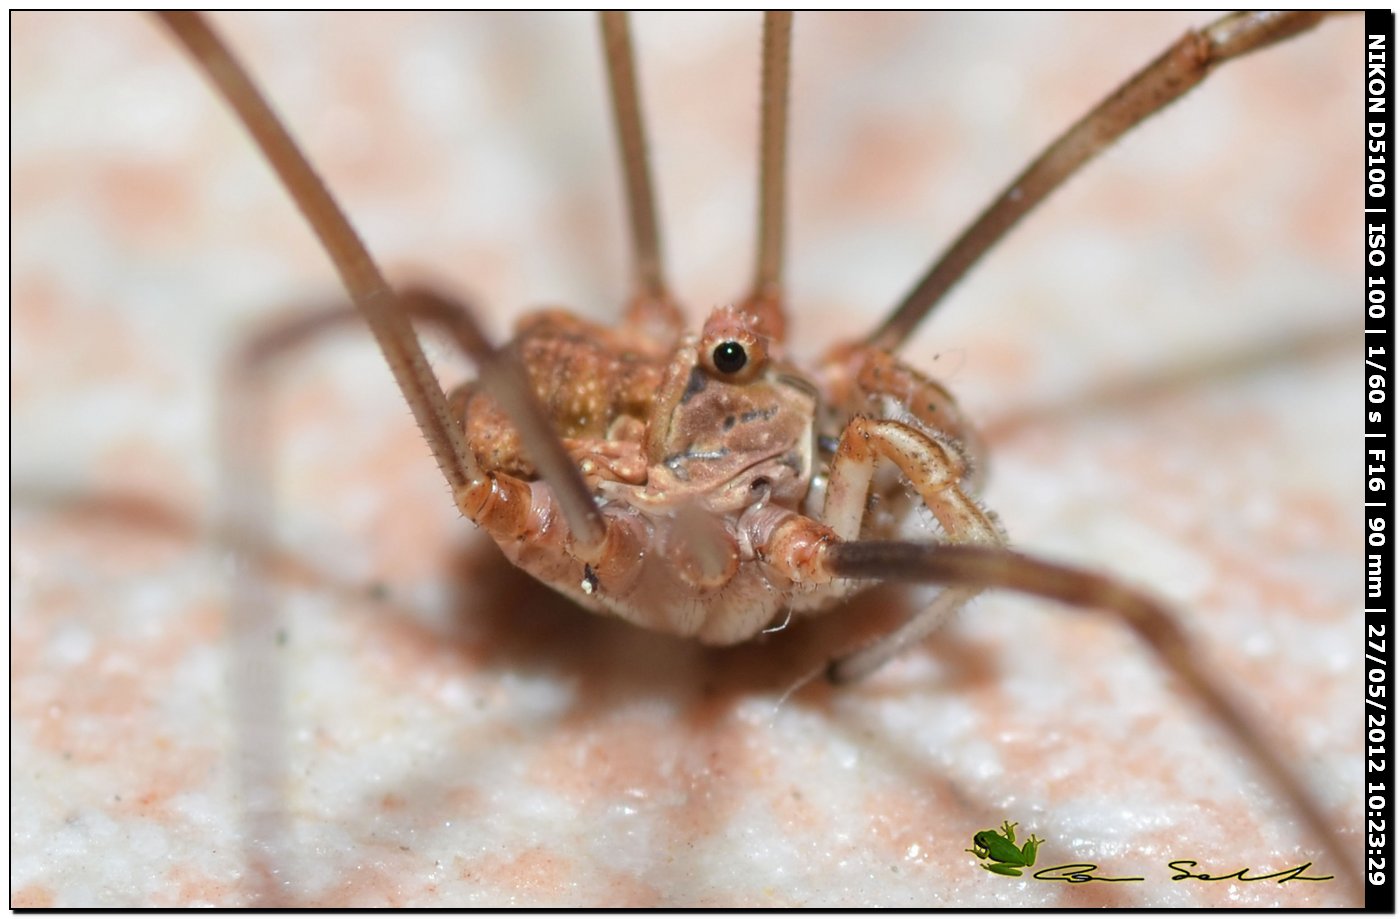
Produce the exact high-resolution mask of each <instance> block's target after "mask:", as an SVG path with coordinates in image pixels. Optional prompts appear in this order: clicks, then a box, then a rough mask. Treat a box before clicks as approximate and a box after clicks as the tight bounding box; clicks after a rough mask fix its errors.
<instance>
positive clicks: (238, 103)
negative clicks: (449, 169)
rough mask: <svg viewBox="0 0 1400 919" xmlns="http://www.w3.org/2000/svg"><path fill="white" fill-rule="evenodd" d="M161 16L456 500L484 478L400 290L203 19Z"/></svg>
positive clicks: (184, 15) (187, 14) (173, 14)
mask: <svg viewBox="0 0 1400 919" xmlns="http://www.w3.org/2000/svg"><path fill="white" fill-rule="evenodd" d="M158 15H159V16H160V17H161V19H162V20H163V21H164V22H165V24H166V25H167V26H169V28H170V30H171V31H172V32H173V33H174V34H175V37H176V38H177V39H179V41H180V43H181V44H183V45H184V46H185V48H186V49H187V50H188V51H189V53H190V54H191V55H192V56H193V57H194V59H195V62H196V63H198V64H199V66H200V67H201V68H202V69H203V70H204V72H205V73H206V74H207V75H208V77H209V79H210V80H211V81H212V82H213V83H214V85H215V87H216V88H217V89H218V90H219V92H220V94H222V95H223V97H224V99H225V100H227V101H228V103H229V105H231V106H232V107H233V109H234V111H235V112H236V113H237V114H238V117H239V120H241V121H242V122H243V125H244V127H246V128H247V129H248V131H249V133H251V134H252V135H253V139H254V141H256V142H257V145H258V147H259V148H260V149H261V150H262V152H263V155H264V156H265V157H267V160H268V163H269V164H270V165H271V166H272V168H273V169H274V170H275V171H276V172H277V175H278V177H279V178H280V179H281V180H282V184H283V185H285V186H286V187H287V191H288V192H289V193H290V194H291V196H292V198H293V200H295V201H296V203H297V207H299V208H300V209H301V212H302V214H303V215H304V216H305V217H306V219H307V221H308V222H309V223H310V224H311V228H312V229H313V230H314V231H315V233H316V235H317V237H319V238H320V240H321V244H322V246H323V247H324V248H325V250H326V253H327V254H328V255H329V256H330V257H331V261H333V262H334V263H335V268H336V271H337V272H339V273H340V279H341V281H342V283H344V285H345V289H346V290H347V291H349V293H350V299H351V300H352V301H353V302H354V303H355V306H357V307H358V308H359V309H360V311H361V313H362V314H363V315H364V317H365V320H366V321H367V322H368V323H369V326H370V330H371V331H372V332H373V333H374V337H375V340H376V341H378V342H379V347H380V350H382V351H383V352H384V358H385V360H386V361H388V363H389V369H390V370H391V371H392V372H393V374H394V379H395V380H397V381H398V384H399V389H400V390H402V391H403V394H404V398H405V399H407V400H408V405H409V408H410V409H411V410H412V411H413V417H414V419H415V420H416V421H417V422H418V426H419V428H421V429H422V431H423V437H424V439H426V440H427V442H428V447H429V448H430V449H431V450H432V452H433V457H434V458H435V459H436V460H437V464H438V467H439V468H440V469H441V470H442V474H443V476H444V477H445V478H446V479H447V484H448V485H449V487H451V488H452V491H453V493H454V494H455V493H457V492H458V491H460V490H461V489H462V488H464V487H466V485H467V484H468V483H469V482H471V481H472V480H473V479H478V478H480V470H478V469H477V468H476V463H475V461H474V460H473V459H472V457H471V454H470V453H469V452H468V451H467V447H466V441H465V440H464V439H463V437H462V432H461V430H460V429H459V428H458V427H457V425H455V424H453V423H452V420H451V417H450V415H449V413H448V410H447V396H446V394H444V393H443V391H442V386H441V385H439V383H438V381H437V378H436V377H435V376H434V375H433V371H432V368H431V367H430V366H428V360H427V358H426V357H424V355H423V349H422V347H421V346H420V345H419V344H418V339H417V337H416V336H415V335H414V334H413V329H412V327H411V326H410V325H409V324H408V319H407V318H406V317H405V316H404V315H403V313H402V312H401V311H399V310H398V309H397V307H396V304H395V298H394V293H393V291H392V290H390V289H389V285H388V283H387V282H386V281H385V280H384V277H383V275H382V274H381V273H380V271H379V267H378V266H377V265H376V264H375V263H374V260H373V259H372V258H371V257H370V254H369V252H368V251H366V249H365V247H364V244H363V243H362V242H361V241H360V238H359V236H358V235H357V234H356V233H355V230H354V228H353V227H352V226H350V222H349V221H348V220H347V219H346V218H345V215H344V214H343V213H342V212H341V210H340V206H339V205H337V204H336V202H335V199H334V198H333V197H332V196H331V193H330V191H329V190H328V189H327V188H326V186H325V184H324V183H323V182H322V181H321V178H320V176H318V175H317V174H316V171H315V169H313V168H312V166H311V163H310V162H308V161H307V159H306V157H305V156H304V155H303V154H302V152H301V150H300V149H299V148H298V147H297V145H296V142H295V141H294V140H292V136H291V134H289V133H288V132H287V129H286V127H285V126H284V125H283V124H282V122H281V121H280V120H279V119H278V118H277V115H276V114H274V113H273V111H272V108H271V106H269V105H268V103H267V100H266V99H264V98H263V96H262V94H261V93H260V92H259V91H258V88H257V86H256V85H255V84H254V83H253V81H252V79H251V78H250V77H249V76H248V73H247V71H245V70H244V69H243V66H242V65H241V64H240V63H239V62H238V61H237V60H236V59H235V58H234V57H233V54H232V53H231V52H230V51H229V50H228V48H227V47H226V46H225V45H224V43H223V41H222V40H221V39H220V38H219V37H218V36H217V35H216V34H214V32H213V30H212V29H211V28H210V27H209V24H208V23H207V22H206V21H205V20H204V18H203V17H201V16H200V15H199V14H197V13H190V12H166V13H160V14H158Z"/></svg>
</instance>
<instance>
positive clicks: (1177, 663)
mask: <svg viewBox="0 0 1400 919" xmlns="http://www.w3.org/2000/svg"><path fill="white" fill-rule="evenodd" d="M820 556H821V558H820V559H819V560H815V564H814V567H815V568H816V569H819V570H820V571H821V572H822V573H824V574H825V575H827V576H830V577H838V578H853V579H861V580H869V579H879V580H895V581H918V582H922V583H927V584H944V585H947V586H948V587H949V588H950V589H957V588H962V589H975V590H985V589H987V588H1002V589H1006V590H1014V591H1017V592H1019V593H1024V594H1029V595H1031V596H1035V597H1044V598H1045V599H1048V600H1057V601H1059V602H1060V603H1064V604H1066V605H1068V606H1071V607H1073V608H1075V609H1080V610H1084V611H1087V612H1098V613H1103V614H1105V615H1107V616H1109V617H1110V618H1112V619H1114V620H1116V621H1118V622H1121V623H1123V624H1124V625H1126V626H1127V627H1128V628H1130V629H1132V630H1133V631H1134V632H1136V633H1137V635H1138V637H1139V638H1141V639H1142V640H1143V641H1144V642H1145V643H1146V645H1147V647H1148V649H1149V650H1150V651H1151V652H1152V653H1153V654H1154V655H1156V657H1157V659H1158V661H1159V662H1160V663H1161V664H1162V666H1163V667H1164V668H1166V670H1167V671H1169V672H1170V673H1172V674H1173V675H1175V676H1176V677H1177V678H1178V679H1179V680H1181V682H1182V683H1183V684H1184V685H1185V686H1186V687H1187V688H1188V689H1189V690H1190V692H1191V695H1192V696H1193V697H1194V698H1195V699H1196V701H1197V702H1199V703H1200V705H1201V706H1202V707H1203V708H1204V709H1205V710H1206V713H1207V714H1208V715H1209V716H1210V717H1211V718H1212V719H1213V720H1214V721H1216V722H1218V723H1219V724H1222V725H1223V726H1224V727H1225V730H1226V732H1227V733H1228V734H1229V735H1230V736H1231V737H1233V738H1234V740H1235V741H1236V742H1237V743H1238V744H1239V745H1240V746H1241V747H1242V748H1243V749H1244V751H1245V753H1246V754H1247V755H1248V757H1249V758H1250V759H1251V760H1252V761H1253V762H1254V764H1255V765H1256V766H1257V767H1258V768H1259V769H1260V770H1261V771H1262V772H1263V774H1264V775H1266V776H1268V778H1269V780H1270V781H1272V782H1273V783H1274V786H1275V788H1276V789H1278V791H1279V792H1280V793H1281V794H1282V795H1283V797H1284V799H1285V800H1287V801H1288V802H1289V803H1291V804H1292V805H1293V807H1294V809H1295V810H1296V811H1297V813H1298V815H1299V816H1300V817H1302V819H1303V824H1304V826H1305V827H1306V828H1307V831H1308V835H1309V836H1311V837H1312V838H1315V839H1318V840H1321V841H1322V842H1323V845H1324V846H1325V847H1326V849H1327V854H1328V856H1329V857H1330V859H1331V862H1332V864H1330V865H1327V866H1326V867H1327V868H1328V869H1329V870H1335V871H1337V873H1338V874H1340V875H1342V876H1343V877H1344V878H1345V879H1346V880H1347V881H1348V882H1349V883H1350V884H1351V885H1352V886H1353V888H1354V889H1355V890H1357V891H1358V893H1359V890H1360V877H1359V875H1358V874H1357V869H1356V856H1357V854H1358V853H1357V852H1355V851H1353V849H1352V847H1351V846H1348V845H1345V844H1344V843H1343V841H1342V840H1341V839H1340V838H1339V837H1338V834H1337V833H1336V831H1335V830H1334V828H1333V826H1332V823H1331V822H1330V821H1329V820H1328V819H1327V815H1326V812H1325V811H1324V809H1323V807H1322V805H1321V804H1320V803H1319V802H1318V801H1317V800H1316V798H1314V797H1313V795H1312V794H1311V793H1310V792H1309V791H1308V788H1307V784H1306V782H1304V781H1303V778H1302V777H1301V775H1299V774H1298V772H1297V770H1295V769H1293V768H1292V767H1291V766H1290V765H1289V763H1288V762H1287V761H1286V760H1285V759H1284V756H1283V755H1282V754H1281V753H1280V752H1279V751H1278V749H1277V748H1276V747H1275V746H1274V745H1273V744H1271V743H1270V742H1269V741H1268V740H1267V739H1266V738H1265V737H1264V735H1263V733H1262V732H1261V731H1260V730H1259V728H1258V720H1257V719H1255V718H1253V717H1251V716H1250V715H1249V714H1247V713H1246V712H1245V710H1244V709H1243V708H1241V707H1240V705H1239V704H1238V703H1237V702H1236V701H1235V700H1234V699H1233V698H1232V696H1231V694H1230V693H1229V692H1228V691H1227V690H1226V689H1225V687H1224V685H1223V684H1222V683H1221V681H1220V680H1219V679H1217V678H1216V676H1215V675H1214V673H1213V672H1212V671H1211V669H1210V666H1209V663H1208V662H1207V660H1206V658H1205V656H1204V655H1203V654H1202V653H1201V651H1200V649H1199V648H1197V647H1196V645H1195V643H1194V642H1192V641H1191V639H1190V637H1189V636H1188V635H1187V634H1186V632H1185V631H1184V630H1183V629H1182V627H1181V625H1180V624H1179V622H1178V621H1177V618H1176V617H1175V616H1174V615H1172V613H1171V611H1170V610H1169V609H1168V608H1167V607H1166V606H1165V605H1164V604H1163V603H1161V602H1160V601H1158V600H1157V599H1155V598H1153V597H1151V596H1149V595H1148V594H1146V593H1143V592H1141V591H1138V590H1134V589H1133V588H1131V587H1128V586H1126V585H1124V584H1121V583H1119V582H1117V581H1114V580H1112V579H1110V578H1106V577H1104V576H1102V575H1098V574H1094V573H1092V572H1089V571H1083V570H1080V569H1076V568H1071V567H1068V566H1066V565H1058V564H1053V563H1050V562H1045V561H1041V560H1039V559H1035V558H1031V557H1030V556H1026V555H1022V554H1020V553H1016V552H1011V551H1009V550H1006V549H1002V548H995V547H987V546H969V545H919V544H915V543H888V542H845V543H837V542H830V543H827V544H825V545H823V546H822V551H821V552H820Z"/></svg>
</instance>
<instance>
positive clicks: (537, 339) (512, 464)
mask: <svg viewBox="0 0 1400 919" xmlns="http://www.w3.org/2000/svg"><path fill="white" fill-rule="evenodd" d="M753 325H755V324H754V323H752V322H750V321H748V320H747V317H746V315H745V314H744V313H742V312H740V311H736V310H734V309H720V310H717V311H715V313H714V314H712V316H711V317H710V320H709V321H708V322H707V323H706V326H705V328H704V330H703V331H702V333H701V335H700V336H699V337H696V336H694V335H690V336H683V337H681V338H680V339H679V340H678V341H675V342H673V343H670V345H669V353H667V352H666V351H665V350H663V348H662V347H659V346H657V345H655V344H651V343H645V342H644V343H643V344H642V345H640V346H639V344H638V342H639V341H640V339H639V338H638V337H637V336H636V335H628V336H623V335H619V334H618V333H616V332H614V331H612V330H610V329H606V328H603V327H599V326H596V325H593V324H591V323H586V322H583V321H582V320H579V319H576V318H574V317H572V316H570V315H568V314H564V313H558V312H544V313H539V314H536V315H534V316H532V317H530V318H529V319H527V320H526V321H525V322H524V323H522V325H521V328H520V330H519V334H518V337H517V339H516V341H515V343H514V348H515V350H516V352H517V353H518V354H519V355H520V356H521V357H522V360H523V362H524V364H525V366H526V367H527V368H528V370H529V377H530V381H531V383H532V384H533V388H534V392H535V395H536V396H537V397H538V399H539V401H540V403H541V405H542V406H543V407H544V409H545V410H546V412H547V413H548V414H549V417H550V420H551V421H552V422H553V424H554V425H555V427H556V428H557V429H558V430H559V431H560V432H561V434H563V436H564V440H565V444H566V445H567V446H568V448H569V450H570V453H571V455H573V457H574V458H575V460H576V461H577V462H578V464H579V466H580V468H581V469H582V470H583V472H584V476H585V479H586V480H587V482H588V484H589V487H590V489H591V492H592V496H593V498H594V500H595V502H596V503H597V505H598V507H599V508H600V510H601V511H602V514H603V517H604V519H605V521H606V523H607V529H608V534H609V537H608V538H609V549H608V550H607V552H606V553H605V555H604V557H603V558H601V559H590V560H584V559H582V558H580V557H578V554H577V552H576V551H575V549H574V545H573V534H572V532H571V531H570V529H569V525H568V523H567V521H566V520H565V519H564V518H563V515H562V514H561V513H560V512H559V509H558V507H557V505H556V500H555V494H554V492H553V491H552V490H551V489H550V488H549V487H548V486H546V485H545V484H544V483H542V482H541V481H539V480H538V477H537V475H536V472H535V469H534V467H533V465H532V464H531V463H530V461H529V460H528V458H526V457H525V456H524V454H523V451H522V450H521V449H520V442H519V437H518V435H517V434H516V432H515V427H514V425H512V424H511V422H510V421H509V419H508V418H507V417H506V415H505V413H504V412H502V411H501V410H500V409H499V408H498V407H497V406H496V405H495V404H494V402H493V401H492V400H491V399H490V397H489V396H487V395H485V394H483V393H481V392H479V391H478V390H477V389H476V388H475V387H474V386H471V385H468V386H466V387H463V388H462V389H461V390H459V391H458V392H457V393H456V394H455V395H454V397H453V402H454V405H456V406H458V407H460V409H461V410H462V412H463V413H464V414H463V422H464V428H465V430H466V431H467V437H468V446H469V448H470V449H471V451H472V453H473V454H474V455H475V456H476V457H477V458H478V460H479V461H480V462H481V463H482V466H483V469H484V471H486V472H487V473H488V474H490V475H491V476H492V478H493V480H494V483H495V485H494V492H493V493H494V494H497V495H501V494H506V493H509V494H510V495H512V496H514V497H513V498H512V499H511V500H503V499H497V500H495V501H491V502H487V503H483V504H469V505H466V506H464V507H463V510H464V512H465V513H467V516H469V517H471V518H472V519H474V520H476V521H477V522H478V523H480V524H481V525H482V526H484V527H485V528H486V529H487V531H488V532H490V533H491V535H492V536H493V537H494V538H495V539H496V540H497V542H498V543H499V544H500V545H501V548H502V550H503V551H504V552H505V553H506V555H507V556H508V557H509V558H510V559H511V560H512V561H513V562H514V563H515V564H517V565H519V566H520V567H521V568H524V569H525V570H526V571H529V572H530V573H531V574H532V575H534V576H535V577H537V578H539V579H540V580H541V581H543V582H545V583H547V584H549V585H551V586H552V587H554V588H555V589H557V590H559V591H561V592H562V593H564V594H566V595H568V596H569V597H571V598H573V599H574V600H576V601H577V602H578V603H579V604H580V605H581V606H584V607H586V608H588V609H591V610H594V611H596V612H601V613H611V614H613V615H616V616H619V617H621V618H623V619H626V620H628V621H629V622H633V623H636V624H638V625H642V626H645V627H648V628H652V629H657V630H660V631H666V632H671V633H674V634H679V635H685V636H693V637H695V638H698V639H699V640H701V641H704V642H707V643H711V644H731V643H734V642H739V641H744V640H746V639H748V638H751V637H753V636H754V635H755V634H757V633H758V632H759V631H760V630H762V629H763V628H765V627H766V626H768V625H769V624H770V623H771V622H772V621H773V620H774V619H775V617H779V616H782V615H784V614H785V613H786V612H787V611H788V610H789V609H792V610H797V611H803V610H815V609H821V608H824V607H826V606H827V605H829V604H830V603H831V602H833V601H834V600H836V599H839V598H840V597H843V596H845V595H847V594H849V593H850V592H851V591H852V589H853V588H854V586H855V585H854V584H853V583H852V582H849V581H832V580H831V579H829V578H821V577H820V576H818V577H816V578H813V577H812V573H811V572H810V571H808V570H807V569H808V568H809V567H810V562H806V563H804V562H802V561H801V559H800V554H801V553H800V552H797V551H796V550H792V549H785V550H784V551H783V552H779V553H777V557H775V549H776V548H778V543H777V541H776V539H775V537H776V535H777V534H778V532H779V531H782V533H783V537H782V538H783V539H784V540H786V542H784V543H783V545H784V546H786V545H788V542H790V541H791V540H792V539H793V538H794V535H797V534H800V535H801V536H803V537H805V540H806V542H810V541H812V540H820V539H822V538H825V537H826V536H827V535H828V534H830V533H832V531H831V530H829V529H828V527H827V526H826V524H825V522H819V521H825V520H826V517H825V510H826V508H825V507H824V506H823V505H824V496H825V495H826V493H827V484H828V480H829V477H830V475H831V469H830V467H831V462H832V459H833V458H834V454H833V452H832V451H831V450H830V449H827V450H826V451H822V450H821V449H819V447H818V443H819V442H822V443H825V444H827V445H828V448H829V447H830V445H831V444H833V443H835V442H836V441H837V438H838V437H839V436H840V434H841V433H842V427H840V426H839V425H840V424H841V423H842V420H843V419H848V418H850V417H851V416H852V415H855V414H857V413H858V412H860V411H861V410H862V409H864V410H866V411H874V412H878V411H880V410H881V408H882V407H884V408H885V409H886V410H889V408H890V407H892V406H899V405H906V404H908V405H917V406H918V407H919V410H918V412H917V413H910V412H904V413H903V414H904V415H906V416H907V418H906V424H908V425H909V426H910V430H911V435H910V439H911V440H914V441H916V442H917V441H927V442H930V443H932V442H934V439H935V438H936V437H938V436H939V435H940V434H942V435H946V436H948V437H951V438H955V439H956V440H958V441H963V442H967V441H970V440H971V439H972V438H971V432H970V431H967V430H966V429H965V428H963V427H962V426H961V424H962V422H961V417H960V416H959V415H958V414H957V413H956V409H955V408H954V406H953V403H952V401H951V399H950V398H949V397H948V396H947V393H946V392H945V391H943V390H942V388H941V387H937V386H936V385H935V384H932V383H930V382H928V381H926V380H924V379H923V378H921V377H920V376H919V375H918V374H916V373H915V372H914V371H913V370H910V369H909V368H907V367H904V366H903V365H901V364H899V363H898V362H896V361H894V360H893V359H892V358H890V357H889V356H888V355H887V354H885V353H884V352H874V351H869V350H868V349H859V350H857V351H855V352H853V353H852V355H851V356H849V357H847V358H845V359H843V360H834V361H832V362H830V364H829V366H828V367H827V369H826V372H825V373H823V374H822V375H821V379H822V380H823V385H822V386H820V387H819V386H818V385H817V384H816V383H814V382H812V381H811V379H810V378H809V377H807V376H805V375H803V374H802V373H801V372H800V371H798V370H797V369H796V368H794V367H792V366H789V365H787V364H785V363H783V362H781V361H779V360H775V359H773V356H772V353H771V349H772V348H773V347H774V345H776V344H777V343H776V342H773V341H771V340H766V339H764V338H763V337H762V336H759V335H758V334H757V333H755V332H753V331H752V330H751V327H752V326H753ZM733 341H737V342H741V343H742V344H743V346H744V352H745V354H746V356H747V359H746V361H745V365H744V366H743V367H742V368H740V369H739V370H737V371H735V372H732V373H725V372H724V371H722V370H721V369H719V368H718V367H717V366H716V364H715V360H714V352H715V349H716V348H718V347H721V346H722V345H723V344H724V343H726V342H733ZM915 395H921V396H922V399H921V400H918V401H914V402H911V401H910V397H911V396H915ZM925 419H934V420H936V421H937V422H938V426H937V427H935V426H934V425H933V424H931V423H929V422H928V421H926V420H925ZM846 452H850V450H849V449H848V450H847V451H846ZM838 455H839V454H838ZM960 468H961V467H960ZM960 477H961V472H959V474H958V475H957V476H955V478H960ZM926 480H927V477H926V476H923V475H921V476H920V481H921V487H920V488H918V489H917V491H923V490H925V489H924V487H922V484H923V483H924V482H925V481H926ZM917 491H916V492H910V491H909V490H908V489H905V488H898V487H890V488H886V489H885V490H884V493H883V494H881V495H880V497H879V498H878V501H876V502H871V504H872V505H874V504H877V503H878V510H877V511H875V512H870V513H865V511H866V510H867V508H866V502H864V500H861V501H860V502H859V503H860V512H861V513H860V516H863V517H864V519H865V523H864V526H863V527H859V528H860V529H861V531H862V532H861V534H860V535H863V536H865V537H866V538H883V539H891V538H895V537H896V536H898V535H899V529H900V524H901V523H902V522H903V521H904V520H905V519H906V518H907V516H908V514H909V512H910V511H911V510H912V509H913V507H914V506H915V504H917V503H918V496H917ZM960 503H961V504H962V505H963V506H964V507H967V508H975V504H974V503H973V502H972V501H971V499H970V498H968V497H967V496H966V495H961V497H960ZM978 513H980V512H977V511H974V514H978ZM846 528H847V529H849V528H850V527H849V525H847V526H846ZM987 532H989V533H994V530H993V529H988V531H987ZM993 538H994V539H995V537H993ZM805 544H806V543H805V542H804V545H805ZM658 550H659V551H658Z"/></svg>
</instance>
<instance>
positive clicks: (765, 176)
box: [744, 12, 792, 341]
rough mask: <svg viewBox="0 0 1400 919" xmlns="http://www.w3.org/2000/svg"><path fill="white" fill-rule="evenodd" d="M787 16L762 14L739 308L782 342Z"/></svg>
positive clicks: (789, 50) (789, 39)
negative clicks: (745, 284) (752, 203)
mask: <svg viewBox="0 0 1400 919" xmlns="http://www.w3.org/2000/svg"><path fill="white" fill-rule="evenodd" d="M791 59H792V13H791V12H768V13H764V14H763V90H762V92H763V124H762V128H761V132H762V137H761V141H760V149H759V176H758V251H757V254H756V256H755V259H754V282H753V291H752V292H751V293H750V294H749V300H748V302H747V304H746V305H745V308H744V309H745V311H746V312H749V313H751V314H752V315H754V316H755V318H756V319H757V320H758V322H759V329H760V332H761V334H763V335H766V336H768V337H769V338H771V339H774V340H776V341H781V340H782V339H783V335H784V331H785V320H784V318H783V305H782V288H783V228H784V223H783V221H784V211H785V205H786V200H787V121H788V83H789V71H790V70H791Z"/></svg>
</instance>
